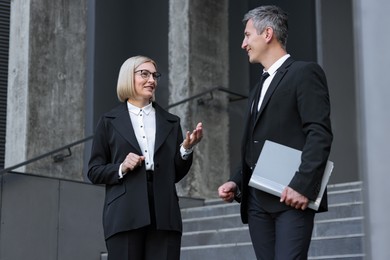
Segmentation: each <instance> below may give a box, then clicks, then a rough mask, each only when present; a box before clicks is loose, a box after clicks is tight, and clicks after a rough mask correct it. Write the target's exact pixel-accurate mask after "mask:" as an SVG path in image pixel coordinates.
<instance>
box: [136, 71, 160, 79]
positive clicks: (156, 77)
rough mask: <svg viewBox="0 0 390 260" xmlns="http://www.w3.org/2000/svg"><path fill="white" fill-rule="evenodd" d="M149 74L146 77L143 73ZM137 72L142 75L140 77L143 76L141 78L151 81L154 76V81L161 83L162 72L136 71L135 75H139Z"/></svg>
mask: <svg viewBox="0 0 390 260" xmlns="http://www.w3.org/2000/svg"><path fill="white" fill-rule="evenodd" d="M144 71H145V72H147V73H148V76H146V75H143V72H144ZM137 72H141V73H140V76H141V78H143V79H149V78H150V75H152V77H153V79H154V80H156V81H159V80H160V77H161V73H160V72H157V71H156V72H153V73H152V72H150V71H149V70H136V71H134V73H137Z"/></svg>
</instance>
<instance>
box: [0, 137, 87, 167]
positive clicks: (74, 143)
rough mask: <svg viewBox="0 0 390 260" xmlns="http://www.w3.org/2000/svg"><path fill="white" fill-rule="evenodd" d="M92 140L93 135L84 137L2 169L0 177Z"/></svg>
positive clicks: (57, 159)
mask: <svg viewBox="0 0 390 260" xmlns="http://www.w3.org/2000/svg"><path fill="white" fill-rule="evenodd" d="M92 138H93V135H91V136H88V137H86V138H84V139H81V140H78V141H76V142H73V143H71V144H68V145H65V146H63V147H61V148H58V149H55V150H53V151H50V152H47V153H44V154H42V155H39V156H37V157H34V158H32V159H30V160H27V161H24V162H22V163H18V164H16V165H14V166H11V167H7V168H4V169H2V170H1V171H0V175H2V174H4V173H7V172H9V171H12V170H14V169H16V168H19V167H21V166H25V165H27V164H30V163H32V162H35V161H38V160H40V159H42V158H45V157H47V156H50V155H52V154H55V153H58V152H60V151H62V150H65V149H68V151H70V150H69V149H70V147H72V146H75V145H78V144H81V143H84V142H86V141H88V140H90V139H92ZM64 157H68V155H65V156H64ZM53 159H54V160H55V161H61V159H60V157H57V158H56V157H54V158H53Z"/></svg>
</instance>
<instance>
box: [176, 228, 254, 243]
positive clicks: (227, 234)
mask: <svg viewBox="0 0 390 260" xmlns="http://www.w3.org/2000/svg"><path fill="white" fill-rule="evenodd" d="M244 242H251V239H250V235H249V230H248V227H238V228H225V229H219V230H206V231H196V232H186V233H184V234H183V237H182V246H194V245H197V246H199V245H214V244H229V243H244Z"/></svg>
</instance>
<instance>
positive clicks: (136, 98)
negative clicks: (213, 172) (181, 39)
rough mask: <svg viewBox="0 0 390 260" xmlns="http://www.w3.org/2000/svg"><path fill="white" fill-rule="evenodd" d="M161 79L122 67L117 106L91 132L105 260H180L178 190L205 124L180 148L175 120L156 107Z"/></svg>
mask: <svg viewBox="0 0 390 260" xmlns="http://www.w3.org/2000/svg"><path fill="white" fill-rule="evenodd" d="M160 76H161V74H160V73H159V72H158V71H157V65H156V63H155V62H154V61H153V60H152V59H150V58H148V57H144V56H135V57H131V58H129V59H127V60H126V61H125V62H124V63H123V65H122V67H121V69H120V72H119V77H118V84H117V95H118V99H119V101H121V104H120V105H119V106H117V107H116V108H114V109H112V110H111V111H109V112H108V113H105V114H104V115H103V116H102V117H101V118H100V120H99V123H98V125H97V127H96V131H95V135H94V140H93V145H92V152H91V158H90V161H89V167H88V168H89V169H88V177H89V179H90V180H91V182H92V183H94V184H105V187H106V197H105V202H104V210H103V227H104V235H105V239H106V246H107V250H108V257H109V259H110V260H122V259H123V260H127V259H140V260H141V259H166V260H168V259H169V260H172V259H177V260H179V259H180V245H181V232H182V220H181V214H180V208H179V203H178V196H177V193H176V189H175V183H177V182H178V181H180V180H181V179H182V178H183V177H184V176H185V175H186V174H187V173H188V171H189V169H190V167H191V164H192V157H193V155H192V149H193V147H194V146H195V145H196V144H197V143H198V142H200V140H201V139H202V123H198V124H197V126H196V128H195V129H194V130H193V131H192V132H187V133H186V135H185V138H184V140H183V134H182V131H181V126H180V119H179V117H177V116H175V115H173V114H170V113H168V112H167V111H166V110H164V109H163V108H161V107H160V106H159V105H158V104H157V103H156V102H155V101H154V94H155V90H156V87H157V82H158V79H159V78H160Z"/></svg>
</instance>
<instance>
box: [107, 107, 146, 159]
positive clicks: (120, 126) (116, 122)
mask: <svg viewBox="0 0 390 260" xmlns="http://www.w3.org/2000/svg"><path fill="white" fill-rule="evenodd" d="M120 108H121V109H119V110H118V111H117V112H116V113H115V114H114V115H113V116H114V117H115V118H114V119H113V120H112V125H113V127H114V128H115V129H116V130H117V131H118V133H119V134H120V135H121V136H122V137H123V138H125V139H126V141H127V142H129V143H130V144H131V145H132V146H133V147H134V148H136V149H137V151H138V152H139V154H142V152H141V148H140V147H139V144H138V141H137V137H136V136H135V133H134V128H133V125H132V124H131V119H130V115H129V112H128V110H127V104H126V103H124V106H123V107H120ZM123 108H124V109H123Z"/></svg>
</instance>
